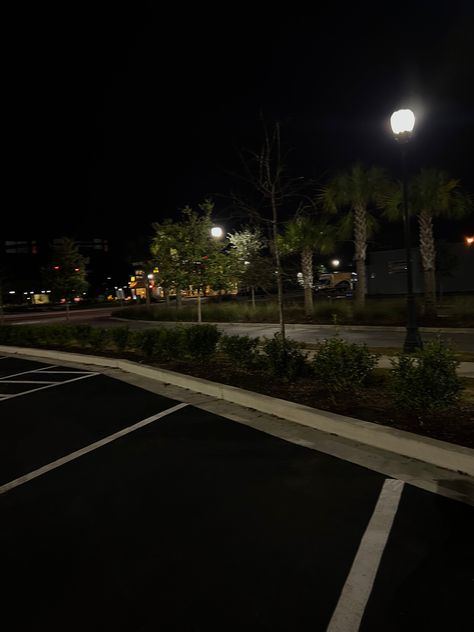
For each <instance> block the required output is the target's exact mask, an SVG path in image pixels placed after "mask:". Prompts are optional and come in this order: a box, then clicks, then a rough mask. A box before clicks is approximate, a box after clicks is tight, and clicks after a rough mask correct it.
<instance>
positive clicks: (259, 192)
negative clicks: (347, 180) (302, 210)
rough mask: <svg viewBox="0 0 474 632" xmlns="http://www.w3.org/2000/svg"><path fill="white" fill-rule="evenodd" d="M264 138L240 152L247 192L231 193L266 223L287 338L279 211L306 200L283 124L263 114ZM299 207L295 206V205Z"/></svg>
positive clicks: (239, 206) (256, 221)
mask: <svg viewBox="0 0 474 632" xmlns="http://www.w3.org/2000/svg"><path fill="white" fill-rule="evenodd" d="M262 126H263V142H262V145H261V148H260V150H259V151H252V150H247V151H245V152H244V153H243V154H242V155H241V160H242V165H243V173H242V174H234V175H237V177H238V179H239V180H240V181H241V183H242V184H243V185H244V187H245V188H246V190H247V193H241V192H239V193H238V194H236V193H233V194H232V202H233V206H234V208H237V209H239V210H240V211H241V212H242V213H244V214H245V215H246V216H247V218H248V219H249V220H250V222H251V223H254V224H257V225H259V224H265V225H266V227H267V230H268V233H269V237H270V248H271V251H272V254H273V257H274V261H275V274H276V281H277V291H278V314H279V323H280V333H281V337H282V339H283V340H284V339H285V319H284V312H283V269H282V264H281V253H280V247H279V244H278V230H279V215H280V214H281V211H282V210H288V209H289V208H293V209H294V212H296V210H297V208H298V207H300V206H301V205H302V203H303V197H304V196H303V182H302V180H303V178H295V177H292V176H290V175H289V173H288V169H287V167H286V165H285V160H284V158H285V157H284V156H283V155H282V149H281V136H280V124H279V123H278V122H276V123H274V124H272V125H268V124H267V123H266V121H265V120H264V119H263V117H262ZM295 206H296V207H297V208H294V207H295Z"/></svg>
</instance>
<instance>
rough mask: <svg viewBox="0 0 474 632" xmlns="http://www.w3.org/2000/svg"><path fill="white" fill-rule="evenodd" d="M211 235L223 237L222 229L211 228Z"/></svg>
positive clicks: (218, 227) (217, 227)
mask: <svg viewBox="0 0 474 632" xmlns="http://www.w3.org/2000/svg"><path fill="white" fill-rule="evenodd" d="M211 235H212V236H213V237H222V228H221V227H220V226H213V227H212V228H211Z"/></svg>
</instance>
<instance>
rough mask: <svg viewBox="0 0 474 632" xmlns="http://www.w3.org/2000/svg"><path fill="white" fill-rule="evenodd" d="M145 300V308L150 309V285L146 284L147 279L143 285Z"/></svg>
mask: <svg viewBox="0 0 474 632" xmlns="http://www.w3.org/2000/svg"><path fill="white" fill-rule="evenodd" d="M145 298H146V306H147V307H150V306H151V292H150V284H149V282H148V279H147V281H146V283H145Z"/></svg>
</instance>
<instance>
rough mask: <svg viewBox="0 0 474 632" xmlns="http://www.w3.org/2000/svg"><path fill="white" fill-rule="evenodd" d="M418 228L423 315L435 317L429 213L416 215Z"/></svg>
mask: <svg viewBox="0 0 474 632" xmlns="http://www.w3.org/2000/svg"><path fill="white" fill-rule="evenodd" d="M418 225H419V228H420V255H421V265H422V266H423V278H424V285H425V315H426V316H436V314H437V312H436V282H435V273H436V249H435V243H434V236H433V218H432V217H431V214H430V213H429V211H426V210H424V209H423V210H422V211H421V213H420V214H419V215H418Z"/></svg>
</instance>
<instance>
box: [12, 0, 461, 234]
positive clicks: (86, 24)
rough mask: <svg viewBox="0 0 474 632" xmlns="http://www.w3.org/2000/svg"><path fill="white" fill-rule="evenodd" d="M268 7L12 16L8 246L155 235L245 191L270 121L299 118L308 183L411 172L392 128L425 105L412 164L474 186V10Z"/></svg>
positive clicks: (45, 11)
mask: <svg viewBox="0 0 474 632" xmlns="http://www.w3.org/2000/svg"><path fill="white" fill-rule="evenodd" d="M42 4H43V5H44V3H42ZM257 4H258V3H254V6H251V5H250V6H245V5H243V4H242V3H235V4H222V5H216V7H217V8H214V9H213V10H212V11H209V12H206V10H205V9H204V8H203V6H202V5H199V8H194V9H193V8H189V7H187V6H185V5H183V6H182V8H181V9H179V8H178V9H175V10H174V13H172V12H171V11H169V12H165V11H164V10H163V8H162V3H158V2H156V3H154V2H143V3H140V2H129V3H127V4H120V3H100V2H96V3H90V4H88V3H78V2H77V3H62V4H59V3H58V4H57V5H56V7H55V8H45V7H44V6H39V7H36V8H34V9H31V8H27V6H26V5H24V4H22V5H21V7H18V8H17V9H12V12H11V14H10V15H9V16H7V18H6V19H5V21H4V26H5V29H6V33H7V37H6V38H5V43H4V62H5V64H4V67H5V68H6V71H5V74H4V91H3V94H4V103H5V102H6V110H4V115H3V121H4V126H5V127H4V129H5V134H4V136H5V138H6V152H5V156H6V163H7V166H6V173H5V176H6V177H5V179H4V182H5V196H4V197H6V199H7V200H8V199H9V200H10V201H9V202H8V201H7V202H6V203H5V202H4V211H3V218H4V221H3V222H2V224H3V229H4V230H3V232H4V233H5V238H21V237H24V236H31V237H34V236H46V237H53V236H56V235H58V234H63V233H66V234H68V235H71V236H76V237H80V236H85V237H87V236H91V237H93V236H104V237H107V236H109V237H112V238H113V237H122V238H123V239H128V238H130V237H131V236H134V235H137V236H140V235H147V234H148V233H149V225H150V222H151V221H153V220H159V219H162V218H164V217H166V216H171V215H173V214H175V213H176V209H177V208H178V207H181V206H184V205H185V204H190V205H195V204H197V203H198V202H199V201H200V200H202V199H203V198H204V197H205V196H209V195H215V194H218V193H223V194H225V193H227V192H228V191H229V187H230V184H231V183H230V180H229V178H228V177H227V176H226V175H225V170H226V169H233V168H235V167H236V164H237V151H238V150H239V149H240V148H242V147H243V146H253V147H255V146H257V145H258V143H259V138H260V137H259V132H258V130H259V123H258V118H259V112H260V111H261V110H262V111H263V112H264V113H265V114H266V116H267V117H269V118H271V117H275V118H277V119H278V120H280V121H281V122H282V125H283V137H284V140H285V142H286V144H287V146H288V147H290V148H291V149H292V153H291V157H292V158H291V160H292V167H293V168H294V170H295V172H298V174H301V175H304V176H306V177H318V176H320V175H321V174H323V173H327V172H331V170H334V169H338V168H343V167H345V166H348V165H349V164H350V163H351V162H353V161H355V160H357V159H360V160H363V161H364V162H367V163H369V164H370V163H376V164H381V165H384V166H386V167H388V168H390V169H392V170H393V171H394V173H395V174H396V173H397V170H398V164H399V163H398V159H399V154H398V149H397V147H396V145H395V143H394V142H393V140H392V138H391V136H390V133H389V131H388V129H387V127H386V126H387V122H388V118H389V116H390V114H391V112H392V111H393V110H394V109H396V108H397V107H399V106H403V105H404V106H408V107H412V108H413V109H415V112H416V113H417V114H418V113H419V114H420V117H419V124H418V125H417V136H416V140H415V141H414V143H413V146H412V148H411V168H412V169H413V170H416V169H417V168H419V167H421V166H431V165H434V166H438V167H443V168H446V169H448V170H449V171H450V172H451V173H452V174H453V175H454V176H456V177H459V178H461V179H462V181H463V182H464V184H465V185H466V186H467V187H468V188H469V189H470V190H471V191H474V170H473V169H472V156H473V154H474V88H473V84H474V47H473V41H474V8H473V7H474V4H473V3H472V2H471V1H468V0H466V1H456V0H453V1H451V2H449V3H447V2H437V1H435V2H433V1H431V2H422V1H418V2H416V1H412V2H410V3H406V4H405V5H404V4H403V2H402V3H392V4H387V3H377V4H372V3H357V4H356V3H342V2H339V3H338V2H332V3H331V4H330V6H331V8H330V9H329V8H325V9H322V8H319V7H318V4H317V3H312V4H313V6H311V8H309V6H310V5H308V3H306V4H303V3H302V4H300V5H297V4H296V3H290V4H288V3H287V4H283V5H282V8H278V4H277V3H273V4H272V5H269V6H268V8H267V11H266V14H265V15H264V14H263V13H262V12H260V13H257V11H258V7H257ZM59 7H62V8H59ZM349 7H350V8H349ZM468 228H469V222H464V223H463V224H462V225H460V227H458V228H455V229H452V231H451V232H453V235H449V236H450V237H451V236H453V237H456V235H457V234H458V233H459V231H462V230H467V229H468ZM443 230H444V228H443ZM448 232H449V230H448ZM472 232H474V231H472ZM27 234H28V235H27Z"/></svg>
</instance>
